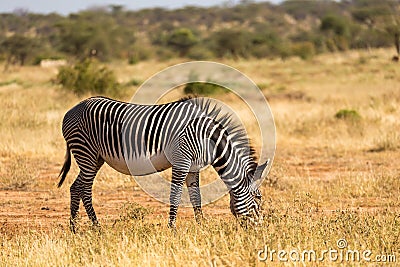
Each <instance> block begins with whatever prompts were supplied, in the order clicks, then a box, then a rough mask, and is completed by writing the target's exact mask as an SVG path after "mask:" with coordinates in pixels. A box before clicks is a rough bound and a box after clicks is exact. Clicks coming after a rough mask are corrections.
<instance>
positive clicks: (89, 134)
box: [58, 97, 268, 231]
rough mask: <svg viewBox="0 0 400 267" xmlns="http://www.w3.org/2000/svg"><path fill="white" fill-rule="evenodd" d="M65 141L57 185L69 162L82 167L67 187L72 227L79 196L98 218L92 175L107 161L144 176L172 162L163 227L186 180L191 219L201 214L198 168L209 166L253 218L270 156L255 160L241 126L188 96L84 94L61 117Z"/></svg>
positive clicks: (235, 204) (233, 204)
mask: <svg viewBox="0 0 400 267" xmlns="http://www.w3.org/2000/svg"><path fill="white" fill-rule="evenodd" d="M62 133H63V136H64V138H65V140H66V143H67V151H66V159H65V162H64V165H63V167H62V170H61V172H60V176H61V179H60V181H59V183H58V187H60V186H61V185H62V184H63V182H64V180H65V177H66V175H67V173H68V171H69V169H70V166H71V152H72V154H73V155H74V157H75V160H76V162H77V164H78V166H79V169H80V172H79V174H78V176H77V178H76V180H75V181H74V183H73V184H72V186H71V188H70V193H71V218H70V225H71V229H72V230H73V231H75V219H76V217H77V213H78V209H79V203H80V200H81V199H82V201H83V205H84V207H85V209H86V213H87V215H88V217H89V218H90V219H91V221H92V222H93V224H94V225H96V224H98V221H97V217H96V214H95V211H94V209H93V206H92V185H93V181H94V178H95V176H96V174H97V172H98V170H99V169H100V168H101V166H102V165H103V164H104V162H107V164H108V165H110V166H111V167H112V168H114V169H115V170H117V171H119V172H121V173H124V174H128V175H136V176H142V175H147V174H151V173H155V172H159V171H162V170H165V169H167V168H170V167H172V182H171V192H170V212H169V222H168V226H170V227H172V228H174V227H175V221H176V214H177V209H178V205H179V203H180V200H181V195H182V186H183V182H185V181H186V185H187V186H188V191H189V197H190V201H191V203H192V205H193V208H194V213H195V218H196V220H200V219H201V218H202V211H201V196H200V190H199V171H200V170H201V168H203V167H205V166H207V165H212V166H213V167H214V168H215V170H216V171H217V172H218V174H219V176H220V177H221V179H222V180H223V181H224V183H225V185H226V186H227V187H228V189H229V192H230V197H231V201H230V209H231V211H232V213H233V214H234V215H235V216H236V217H238V216H245V217H251V218H253V219H254V218H255V217H257V216H258V214H259V209H260V206H259V205H260V202H259V201H260V199H261V194H260V191H259V190H258V186H257V184H256V180H257V179H259V178H260V177H261V173H262V171H263V170H264V168H265V167H266V166H267V164H268V162H266V163H265V164H262V165H260V166H258V167H257V163H256V162H255V157H254V150H252V149H251V148H250V147H249V144H248V139H247V136H246V133H245V131H244V129H243V128H242V127H239V125H237V124H235V123H232V119H231V118H230V116H228V115H226V116H222V117H221V110H220V109H219V108H216V106H215V105H214V106H213V105H211V101H210V100H205V99H201V98H186V99H181V100H179V101H176V102H171V103H167V104H163V105H136V104H132V103H125V102H120V101H115V100H112V99H108V98H104V97H92V98H89V99H86V100H84V101H82V102H80V103H79V104H77V105H76V106H75V107H73V108H72V109H71V110H69V111H68V112H67V113H66V114H65V116H64V119H63V124H62Z"/></svg>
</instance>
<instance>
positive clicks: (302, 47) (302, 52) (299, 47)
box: [292, 42, 315, 60]
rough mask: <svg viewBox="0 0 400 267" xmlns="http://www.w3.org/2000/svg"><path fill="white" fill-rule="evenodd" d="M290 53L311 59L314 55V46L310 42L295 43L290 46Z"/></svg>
mask: <svg viewBox="0 0 400 267" xmlns="http://www.w3.org/2000/svg"><path fill="white" fill-rule="evenodd" d="M292 53H293V55H295V56H298V57H300V58H301V59H304V60H307V59H311V58H312V57H313V56H314V55H315V46H314V44H313V43H311V42H301V43H295V44H293V46H292Z"/></svg>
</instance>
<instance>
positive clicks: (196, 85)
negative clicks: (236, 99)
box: [183, 82, 228, 95]
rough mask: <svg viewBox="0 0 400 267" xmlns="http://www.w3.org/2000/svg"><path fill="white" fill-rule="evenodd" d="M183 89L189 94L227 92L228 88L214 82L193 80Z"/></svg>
mask: <svg viewBox="0 0 400 267" xmlns="http://www.w3.org/2000/svg"><path fill="white" fill-rule="evenodd" d="M183 91H184V93H185V94H188V95H190V94H193V95H213V94H221V93H226V92H228V89H226V88H224V87H222V86H219V85H217V84H213V83H203V82H193V83H187V84H186V86H185V88H184V89H183Z"/></svg>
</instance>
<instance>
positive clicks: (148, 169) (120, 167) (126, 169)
mask: <svg viewBox="0 0 400 267" xmlns="http://www.w3.org/2000/svg"><path fill="white" fill-rule="evenodd" d="M104 161H105V162H107V164H108V165H110V166H111V167H112V168H113V169H115V170H116V171H118V172H121V173H124V174H128V175H134V176H142V175H147V174H152V173H155V172H159V171H163V170H165V169H168V168H170V167H171V166H172V165H171V163H170V162H169V161H168V160H167V158H166V156H165V154H164V153H160V154H156V155H152V156H151V157H145V156H140V157H135V158H130V159H128V160H125V159H124V158H108V157H104Z"/></svg>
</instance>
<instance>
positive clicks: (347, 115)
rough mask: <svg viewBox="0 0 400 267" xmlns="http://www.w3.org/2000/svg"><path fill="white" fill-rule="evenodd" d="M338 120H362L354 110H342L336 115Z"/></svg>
mask: <svg viewBox="0 0 400 267" xmlns="http://www.w3.org/2000/svg"><path fill="white" fill-rule="evenodd" d="M335 118H336V119H342V120H351V121H358V120H360V119H361V116H360V114H359V113H358V112H357V111H356V110H353V109H341V110H339V111H338V112H336V114H335Z"/></svg>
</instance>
